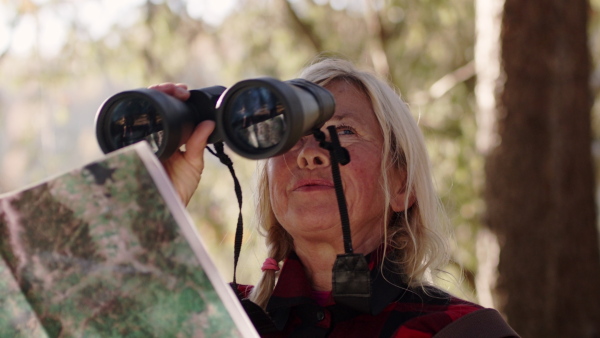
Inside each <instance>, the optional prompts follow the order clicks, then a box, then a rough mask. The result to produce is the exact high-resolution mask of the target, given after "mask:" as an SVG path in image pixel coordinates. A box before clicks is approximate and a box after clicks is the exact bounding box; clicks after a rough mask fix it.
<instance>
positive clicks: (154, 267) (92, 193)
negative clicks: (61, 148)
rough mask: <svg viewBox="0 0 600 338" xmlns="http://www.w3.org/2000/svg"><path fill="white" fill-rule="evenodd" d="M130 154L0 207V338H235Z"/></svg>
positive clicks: (6, 199) (7, 199)
mask: <svg viewBox="0 0 600 338" xmlns="http://www.w3.org/2000/svg"><path fill="white" fill-rule="evenodd" d="M148 151H149V150H148ZM138 152H139V151H137V149H136V150H131V151H127V152H120V153H119V154H117V155H112V156H108V157H107V158H105V159H104V160H102V161H99V162H95V163H93V164H90V165H87V166H85V167H82V168H80V169H77V170H74V171H72V172H70V173H68V174H65V175H62V176H59V177H57V178H54V179H51V180H49V181H47V182H45V183H43V184H40V185H37V186H35V187H32V188H29V189H26V190H23V191H20V192H18V193H14V194H9V195H4V196H1V197H0V254H1V258H2V259H1V260H0V336H1V337H237V336H241V335H242V334H241V333H240V329H239V328H238V327H236V323H235V322H234V320H233V319H232V315H231V313H230V312H229V311H228V310H227V308H226V306H225V305H224V304H223V301H222V300H221V297H220V296H219V294H218V292H216V291H215V288H214V286H213V285H212V283H211V281H210V279H209V278H208V277H207V271H205V269H203V267H202V265H201V264H200V262H199V260H198V259H197V257H196V255H195V253H194V251H193V250H192V248H191V246H190V244H189V243H188V241H187V240H186V238H185V236H183V235H182V234H181V231H180V228H179V226H178V224H177V222H176V221H175V218H174V217H173V215H172V212H171V210H170V209H169V208H168V207H167V204H166V203H165V201H164V199H163V197H162V196H161V194H160V193H159V191H158V189H157V186H156V184H155V182H154V181H153V179H152V177H151V175H150V174H149V173H148V170H147V168H146V166H145V164H144V162H143V161H142V160H141V159H140V157H139V154H138ZM211 273H216V271H214V272H211ZM242 332H243V331H242Z"/></svg>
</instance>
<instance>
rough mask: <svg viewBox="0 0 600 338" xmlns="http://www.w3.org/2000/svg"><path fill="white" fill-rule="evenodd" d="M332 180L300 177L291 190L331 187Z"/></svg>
mask: <svg viewBox="0 0 600 338" xmlns="http://www.w3.org/2000/svg"><path fill="white" fill-rule="evenodd" d="M332 188H333V182H331V181H329V180H323V179H302V180H299V181H297V182H296V183H295V184H294V185H293V188H292V191H317V190H324V189H332Z"/></svg>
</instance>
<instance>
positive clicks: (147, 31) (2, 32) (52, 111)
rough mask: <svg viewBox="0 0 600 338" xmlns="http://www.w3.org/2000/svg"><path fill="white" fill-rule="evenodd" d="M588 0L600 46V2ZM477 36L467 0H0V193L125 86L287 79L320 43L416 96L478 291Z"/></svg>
mask: <svg viewBox="0 0 600 338" xmlns="http://www.w3.org/2000/svg"><path fill="white" fill-rule="evenodd" d="M592 4H593V6H594V11H593V12H592V18H591V19H592V21H591V26H590V43H591V48H592V54H593V55H599V53H598V52H599V50H598V46H599V44H598V42H599V41H598V40H599V35H598V29H597V25H598V14H597V12H596V11H597V9H598V8H599V6H600V1H599V0H594V1H592ZM474 40H475V8H474V1H472V0H436V1H434V0H397V1H391V0H375V1H368V0H365V1H358V0H189V1H186V0H165V1H161V0H70V1H69V0H16V1H15V0H0V79H1V80H0V193H2V192H9V191H13V190H16V189H19V188H22V187H25V186H27V185H30V184H33V183H35V182H39V181H40V180H43V179H46V178H49V177H52V176H56V175H58V174H61V173H64V172H65V171H68V170H70V169H73V168H76V167H78V166H80V165H83V164H85V163H87V162H90V161H92V160H95V159H98V158H99V157H100V156H101V155H102V154H101V151H100V149H99V147H98V145H97V142H96V138H95V132H94V116H95V113H96V110H97V108H98V107H99V106H100V105H101V103H102V102H103V101H104V100H105V99H106V98H108V97H109V96H111V95H113V94H115V93H117V92H119V91H122V90H126V89H131V88H139V87H146V86H148V85H151V84H155V83H160V82H166V81H173V82H183V83H187V84H188V85H189V86H190V87H192V88H194V87H195V88H200V87H206V86H212V85H224V86H229V85H232V84H233V83H235V82H237V81H239V80H242V79H245V78H250V77H255V76H262V75H269V76H273V77H277V78H280V79H282V80H286V79H291V78H294V77H296V76H297V75H298V73H299V71H300V69H301V68H302V67H303V66H304V65H306V64H307V63H308V62H309V61H310V60H311V58H313V57H314V56H315V55H317V54H318V53H320V52H323V51H325V52H326V53H327V54H334V55H341V56H344V57H346V58H349V59H351V60H353V61H355V62H356V63H358V64H360V65H362V66H365V67H369V68H372V69H375V70H376V71H377V72H379V73H380V74H381V75H382V76H384V77H386V78H388V79H389V80H390V81H391V82H393V83H394V84H395V86H396V87H397V88H398V89H399V90H400V91H401V92H402V94H403V96H404V98H405V99H406V100H407V101H408V102H409V103H410V104H411V107H412V109H413V113H414V114H415V118H417V119H419V123H420V125H421V126H422V128H423V130H424V132H425V134H426V138H427V142H428V147H429V149H430V152H431V156H432V159H433V163H434V168H435V176H436V182H437V185H438V189H439V193H440V195H441V196H442V198H443V200H444V202H445V204H446V206H447V208H448V211H449V213H450V216H451V219H452V222H453V224H454V226H455V237H456V240H457V243H458V245H457V247H456V248H455V251H454V256H453V259H454V261H455V262H456V263H458V264H460V265H462V266H463V267H464V273H462V275H461V276H458V279H459V280H461V281H462V288H463V291H461V292H465V293H466V296H467V297H468V298H471V299H474V297H475V295H474V294H471V292H472V291H471V290H472V288H473V287H474V285H473V283H474V281H473V280H474V275H475V274H476V273H477V255H476V252H475V251H476V250H475V244H474V239H475V237H476V235H477V232H478V229H479V226H480V217H481V215H482V212H483V209H484V205H483V201H482V200H481V197H480V195H479V194H480V190H481V187H482V183H483V182H482V180H483V176H482V175H483V173H482V166H483V159H482V157H481V155H480V154H479V153H478V152H477V150H476V146H475V134H476V130H477V125H476V121H475V106H476V104H475V99H474V86H475V78H474V75H475V74H474V66H473V58H474ZM594 62H597V61H594ZM597 110H598V109H597V108H595V112H594V114H595V115H597V114H598V111H597ZM596 129H598V128H596ZM232 157H233V158H234V163H235V168H236V171H237V173H238V176H239V178H240V180H241V182H242V184H243V191H244V197H245V205H244V215H245V217H244V218H245V222H246V237H245V243H244V249H243V257H242V261H241V263H240V270H239V272H238V280H239V281H240V282H242V283H254V282H255V281H256V278H257V275H258V273H259V272H260V266H261V264H262V261H263V260H264V258H265V256H264V251H263V250H262V249H261V248H262V246H261V244H262V241H261V239H260V238H259V237H258V235H257V234H256V231H254V230H252V229H254V227H255V225H254V223H253V219H252V215H253V212H252V207H253V205H252V196H253V193H254V190H253V187H252V182H253V177H254V162H252V161H249V160H245V159H242V158H239V157H237V156H233V155H232ZM207 158H208V159H209V160H208V164H207V168H206V169H205V173H204V178H203V181H202V182H201V187H200V190H199V191H198V193H197V194H196V196H195V197H194V199H193V201H192V203H191V204H190V206H189V211H190V213H191V215H192V217H193V219H194V220H195V222H196V224H197V226H198V228H199V230H200V233H201V234H202V238H203V240H204V242H205V243H206V245H207V247H208V248H209V250H210V252H211V255H212V256H213V258H214V259H215V260H216V261H217V266H218V267H219V269H220V272H221V273H222V274H223V276H224V278H225V279H226V280H231V274H232V266H233V263H232V261H233V259H232V256H233V234H234V228H235V223H236V218H237V202H236V200H235V194H234V191H233V183H232V180H231V177H230V176H229V173H228V171H227V169H226V168H225V167H224V166H222V165H220V164H219V163H217V161H216V159H213V158H212V156H210V155H209V154H207ZM257 244H258V245H257ZM462 296H463V297H464V296H465V295H462Z"/></svg>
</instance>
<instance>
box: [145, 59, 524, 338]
mask: <svg viewBox="0 0 600 338" xmlns="http://www.w3.org/2000/svg"><path fill="white" fill-rule="evenodd" d="M301 77H302V78H304V79H307V80H309V81H312V82H314V83H316V84H319V85H321V86H323V87H325V88H326V89H328V90H329V91H330V92H331V93H332V94H333V96H334V98H335V101H336V108H335V113H334V115H333V117H332V118H331V119H330V120H329V121H327V122H326V123H325V125H324V126H323V128H322V129H323V130H325V129H326V128H327V127H328V126H335V130H336V131H337V135H338V138H339V140H340V143H341V145H342V146H343V147H344V148H346V149H347V150H348V152H349V154H350V158H351V161H350V163H349V164H347V165H345V166H343V167H341V168H340V172H341V178H342V183H343V184H342V185H343V188H344V193H345V197H346V202H347V209H348V216H349V220H350V226H351V234H352V241H353V245H354V252H355V253H362V254H364V255H365V256H366V258H367V261H368V265H369V269H370V283H371V285H370V286H371V287H370V293H371V294H370V302H369V308H367V309H358V310H357V309H355V308H352V307H348V306H346V305H344V304H338V303H336V300H335V299H334V297H332V294H331V291H332V267H333V265H334V261H335V260H336V257H337V255H338V254H343V253H344V243H343V240H342V238H343V236H342V227H341V221H340V213H339V209H338V204H337V200H336V194H335V189H334V184H333V180H332V174H331V161H330V156H329V153H328V152H327V150H325V149H323V148H321V147H320V146H319V143H318V142H317V141H315V139H314V137H313V136H305V137H303V138H302V139H301V140H300V141H299V142H298V143H297V144H296V145H295V146H294V147H293V148H292V149H291V150H289V151H288V152H287V153H285V154H283V155H280V156H277V157H273V158H269V159H268V160H266V161H265V162H264V163H262V168H261V175H260V178H259V184H258V186H259V189H260V191H259V200H258V218H259V224H260V226H261V227H262V230H263V233H264V235H265V236H266V245H267V247H268V258H267V260H266V262H265V265H264V266H263V271H264V272H263V276H262V277H261V279H260V281H259V282H258V283H257V284H256V286H254V287H246V286H240V287H239V290H238V291H239V292H240V298H248V299H249V300H251V301H252V302H254V303H255V304H257V305H258V306H260V307H261V308H263V309H264V310H265V311H266V313H267V314H268V316H269V318H270V319H271V321H272V325H271V324H269V325H262V326H260V327H259V329H260V330H262V332H261V335H263V336H307V337H313V336H315V337H317V336H339V337H342V336H343V337H351V336H352V337H376V336H378V337H390V336H394V337H432V336H433V335H435V334H436V333H438V332H439V331H441V330H442V329H444V328H446V330H452V328H451V327H452V326H456V325H450V324H452V323H453V322H456V324H458V322H460V321H464V322H466V324H467V325H466V326H467V327H469V328H470V329H469V330H483V331H481V332H482V333H483V336H486V337H494V336H497V337H504V336H512V335H514V336H516V334H514V332H512V330H510V327H508V326H507V324H506V323H504V321H503V320H502V319H501V318H499V317H498V315H497V312H494V314H493V316H492V317H493V318H492V319H489V317H488V316H489V312H488V311H486V310H485V309H482V308H481V307H480V306H478V305H475V304H472V303H469V302H467V301H464V300H461V299H458V298H455V297H453V296H450V295H448V294H447V293H445V292H442V291H441V290H439V289H437V288H435V287H434V286H432V285H431V284H430V282H429V279H428V278H427V276H430V275H431V274H434V273H435V272H438V271H440V269H442V268H443V267H444V265H445V264H446V263H447V261H448V257H449V254H448V244H447V233H446V229H445V227H446V217H445V215H444V213H443V210H442V208H441V204H440V201H439V199H438V198H437V197H436V194H435V190H434V186H433V183H432V177H431V170H430V164H429V159H428V156H427V152H426V149H425V143H424V140H423V136H422V134H421V132H420V130H419V127H418V126H417V124H416V122H415V120H414V118H413V117H412V115H411V113H410V111H409V108H408V106H407V105H406V104H405V103H404V102H403V101H402V100H401V99H400V97H399V96H398V94H397V93H396V92H395V91H394V90H393V89H392V88H391V87H390V86H389V85H388V84H387V83H385V82H384V81H382V80H380V79H378V78H377V77H376V76H374V75H372V74H371V73H369V72H364V71H360V70H357V69H356V68H355V67H354V66H353V65H352V64H351V63H350V62H348V61H344V60H338V59H324V60H321V61H319V62H316V63H314V64H312V65H311V66H309V67H307V68H306V69H305V70H304V72H303V73H302V75H301ZM151 88H154V89H157V90H161V91H163V92H166V93H168V94H171V95H173V96H175V97H177V98H179V99H182V100H186V99H187V98H188V97H189V93H188V92H187V90H186V89H187V88H186V87H185V86H184V85H180V84H179V85H175V84H162V85H157V86H154V87H151ZM213 128H214V123H213V122H204V123H202V124H200V125H199V126H198V127H197V129H196V131H195V132H194V134H193V135H192V137H191V138H190V140H189V141H188V142H187V145H186V148H187V151H186V152H184V153H176V154H175V155H173V157H171V158H170V159H169V160H167V161H166V162H165V163H164V166H165V168H166V170H167V172H168V173H169V175H170V177H171V179H172V181H173V184H174V186H175V188H176V190H177V191H178V193H179V194H180V197H181V199H182V200H183V201H184V203H187V202H188V201H189V199H190V198H191V196H192V194H193V193H194V190H195V189H196V187H197V185H198V182H199V180H200V176H201V173H202V169H203V158H202V156H203V155H202V154H203V151H202V149H203V148H204V147H205V146H206V139H207V137H208V135H209V134H210V132H211V131H212V129H213ZM280 265H281V269H280ZM487 310H491V309H487ZM491 311H494V310H491ZM482 313H487V314H486V315H484V316H485V317H486V318H488V319H485V318H480V319H478V320H477V321H479V322H481V321H483V322H484V323H486V324H485V325H473V324H470V323H469V322H467V321H466V320H467V317H477V316H479V317H482V316H481V315H480V314H482ZM251 316H252V317H254V315H251ZM253 320H254V321H255V323H256V322H257V320H256V319H255V318H254V319H253ZM463 326H464V325H463ZM494 327H500V328H501V329H503V330H504V331H502V330H500V329H495V328H494ZM455 330H456V329H455ZM459 330H460V329H459ZM463 330H464V329H463ZM495 330H496V331H495ZM455 332H456V333H455V334H456V335H459V336H465V337H466V336H469V335H468V334H470V333H472V332H471V331H469V333H465V332H464V331H455ZM473 332H474V331H473ZM481 332H480V333H481Z"/></svg>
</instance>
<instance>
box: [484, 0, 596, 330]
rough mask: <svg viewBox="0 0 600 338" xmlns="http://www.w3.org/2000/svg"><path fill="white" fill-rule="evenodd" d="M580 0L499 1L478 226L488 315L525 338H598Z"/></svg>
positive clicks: (584, 5) (586, 58) (584, 6)
mask: <svg viewBox="0 0 600 338" xmlns="http://www.w3.org/2000/svg"><path fill="white" fill-rule="evenodd" d="M588 10H589V3H588V1H586V0H572V1H563V0H530V1H522V0H506V1H505V4H504V10H503V15H502V27H501V36H500V47H501V50H500V56H501V58H500V60H501V65H502V72H501V74H502V75H500V78H499V79H498V80H499V81H500V82H498V83H501V84H500V85H499V86H498V87H497V89H498V91H497V96H496V99H497V102H496V103H497V107H496V112H495V114H496V116H495V117H496V128H495V130H496V134H495V135H494V136H495V137H494V139H496V140H497V142H496V143H495V144H494V145H492V147H491V148H490V151H489V153H488V156H487V160H486V168H485V173H486V187H485V200H486V204H487V215H486V220H485V223H487V225H488V226H489V228H490V229H491V230H492V231H493V232H494V233H495V234H496V235H497V237H498V240H499V244H500V249H501V250H500V259H499V263H498V275H499V276H498V281H497V285H496V290H495V291H496V292H495V304H496V306H497V307H498V308H499V309H500V310H501V311H502V312H503V313H504V314H505V315H506V316H507V318H508V321H509V323H510V324H511V325H512V326H513V328H514V329H515V330H516V331H517V332H519V333H520V334H521V335H522V336H523V337H597V336H598V335H600V250H599V247H598V229H597V225H596V211H595V210H596V209H595V203H594V187H595V181H594V177H593V175H594V174H593V165H592V156H591V139H592V136H591V106H592V102H593V96H592V93H591V91H590V87H589V78H590V73H591V68H590V64H591V61H590V55H589V50H588V38H587V22H588V18H587V16H588Z"/></svg>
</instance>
